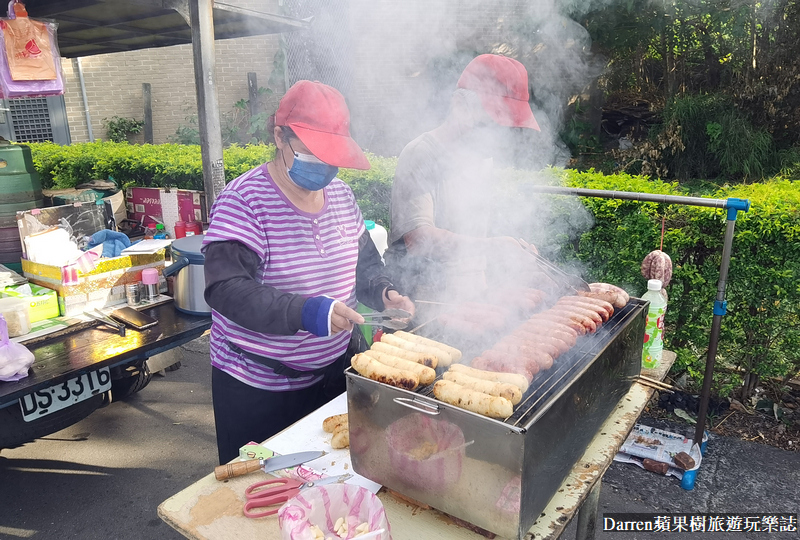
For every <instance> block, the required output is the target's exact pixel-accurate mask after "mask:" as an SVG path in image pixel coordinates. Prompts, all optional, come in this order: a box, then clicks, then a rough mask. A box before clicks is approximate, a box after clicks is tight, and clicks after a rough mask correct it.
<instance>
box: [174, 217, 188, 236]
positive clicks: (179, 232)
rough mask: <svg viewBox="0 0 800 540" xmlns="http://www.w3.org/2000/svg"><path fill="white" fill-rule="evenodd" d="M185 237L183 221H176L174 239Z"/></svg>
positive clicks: (184, 223)
mask: <svg viewBox="0 0 800 540" xmlns="http://www.w3.org/2000/svg"><path fill="white" fill-rule="evenodd" d="M184 236H186V222H185V221H176V222H175V238H183V237H184Z"/></svg>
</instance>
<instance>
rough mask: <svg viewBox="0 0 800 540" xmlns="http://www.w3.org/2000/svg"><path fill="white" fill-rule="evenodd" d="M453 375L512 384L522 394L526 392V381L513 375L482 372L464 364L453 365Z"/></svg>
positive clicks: (519, 376)
mask: <svg viewBox="0 0 800 540" xmlns="http://www.w3.org/2000/svg"><path fill="white" fill-rule="evenodd" d="M449 371H451V372H453V373H463V374H465V375H469V376H470V377H475V378H476V379H484V380H487V381H492V382H501V383H506V384H513V385H514V386H516V387H517V388H519V390H520V392H522V393H523V394H524V393H525V392H526V391H527V390H528V379H526V378H525V377H523V376H521V375H517V374H515V373H505V372H497V371H483V370H482V369H475V368H471V367H469V366H465V365H464V364H453V365H452V366H450V370H449Z"/></svg>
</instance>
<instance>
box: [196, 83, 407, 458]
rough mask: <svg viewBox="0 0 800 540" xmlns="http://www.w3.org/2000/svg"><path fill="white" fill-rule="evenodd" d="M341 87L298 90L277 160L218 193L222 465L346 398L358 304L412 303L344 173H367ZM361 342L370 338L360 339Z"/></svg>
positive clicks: (291, 94)
mask: <svg viewBox="0 0 800 540" xmlns="http://www.w3.org/2000/svg"><path fill="white" fill-rule="evenodd" d="M349 126H350V113H349V111H348V110H347V105H345V101H344V98H343V97H342V95H341V94H340V93H339V92H337V91H336V90H335V89H334V88H331V87H330V86H326V85H324V84H321V83H318V82H311V81H300V82H298V83H297V84H295V85H294V86H292V87H291V88H290V89H289V91H288V92H286V95H285V96H284V97H283V99H281V102H280V105H279V107H278V110H277V112H276V113H275V127H274V135H275V146H276V153H275V159H274V160H273V161H270V162H269V163H265V164H264V165H261V166H259V167H256V168H255V169H253V170H251V171H248V172H246V173H245V174H243V175H242V176H240V177H239V178H236V179H235V180H233V181H232V182H231V183H229V184H228V185H227V186H225V189H224V190H223V191H222V193H220V196H219V198H218V199H217V200H216V201H215V202H214V207H213V209H212V210H211V224H210V226H209V228H208V231H207V232H206V234H205V238H204V241H203V246H204V247H203V251H204V254H205V279H206V289H205V299H206V302H208V305H209V306H211V308H212V320H213V324H212V326H211V365H212V377H211V385H212V395H213V403H214V421H215V424H216V431H217V449H218V452H219V460H220V463H226V462H228V461H230V460H231V459H233V458H234V457H236V456H237V455H238V454H239V448H240V447H241V446H243V445H245V444H247V443H248V442H249V441H263V440H265V439H268V438H269V437H271V436H272V435H274V434H275V433H277V432H279V431H281V430H282V429H283V428H285V427H287V426H289V425H291V424H292V423H294V422H295V421H296V420H298V419H300V418H302V417H303V416H305V415H307V414H308V413H310V412H311V411H313V410H315V409H317V408H318V407H320V406H321V405H323V404H324V403H326V402H327V401H330V400H331V399H333V398H334V397H336V396H338V395H339V394H341V393H342V392H344V391H345V379H344V374H343V372H344V369H345V367H346V366H347V365H349V362H350V357H351V356H352V355H353V353H354V352H359V351H358V349H359V348H360V344H359V343H358V340H357V339H351V333H352V334H353V338H358V337H359V336H360V334H359V332H360V331H359V330H358V329H354V328H353V323H357V324H360V323H363V322H364V319H363V317H362V316H361V315H359V314H358V313H357V312H356V311H355V307H356V303H357V300H358V301H361V302H362V303H364V304H365V305H367V306H369V307H371V308H373V309H376V310H380V311H383V310H384V309H386V308H400V309H405V310H407V311H409V312H411V313H412V314H413V311H414V305H413V304H412V303H411V301H410V300H409V299H408V298H406V297H404V296H401V295H400V294H399V293H398V292H397V290H396V289H395V288H394V287H393V285H392V283H391V282H390V281H389V279H388V277H387V276H386V274H385V273H384V267H383V263H382V262H381V257H380V254H379V253H378V250H377V249H376V248H375V244H373V243H372V240H371V238H370V235H369V233H368V232H367V230H366V226H365V224H364V218H363V216H362V215H361V211H360V210H359V208H358V205H357V204H356V200H355V197H354V196H353V192H352V191H351V190H350V188H349V187H348V186H347V185H346V184H345V183H344V182H342V181H341V180H339V179H338V178H336V174H337V172H338V170H339V169H338V168H339V167H349V168H354V169H368V168H369V162H368V161H367V158H366V156H365V155H364V153H363V152H362V151H361V148H359V147H358V145H357V144H356V142H355V141H354V140H353V139H352V138H351V137H350V128H349ZM362 341H363V340H362Z"/></svg>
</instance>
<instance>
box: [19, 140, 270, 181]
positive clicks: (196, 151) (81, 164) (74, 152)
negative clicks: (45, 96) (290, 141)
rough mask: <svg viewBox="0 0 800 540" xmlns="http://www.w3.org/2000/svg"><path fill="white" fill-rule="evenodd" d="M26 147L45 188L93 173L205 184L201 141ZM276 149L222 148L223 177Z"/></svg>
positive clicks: (262, 159) (230, 176)
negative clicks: (188, 143)
mask: <svg viewBox="0 0 800 540" xmlns="http://www.w3.org/2000/svg"><path fill="white" fill-rule="evenodd" d="M29 146H30V147H31V152H32V154H33V162H34V165H35V166H36V170H38V171H39V174H41V175H42V185H43V186H44V187H45V188H55V189H64V188H71V187H75V186H76V185H78V184H80V183H81V182H85V181H87V180H91V179H94V178H109V177H113V178H114V179H115V180H116V181H117V182H119V183H120V185H122V186H125V187H127V186H132V185H135V186H168V185H169V186H177V187H179V188H184V189H203V164H202V160H201V157H200V147H199V146H191V145H182V144H159V145H150V144H144V145H133V144H128V143H114V142H95V143H83V144H73V145H71V146H59V145H57V144H53V143H31V144H29ZM274 154H275V147H274V146H266V145H248V146H231V147H229V148H226V149H225V152H224V159H225V177H226V178H227V179H228V180H232V179H234V178H236V177H237V176H239V175H240V174H242V173H244V172H246V171H248V170H250V169H252V168H253V167H255V166H257V165H259V164H261V163H264V162H265V161H269V160H270V159H272V156H273V155H274Z"/></svg>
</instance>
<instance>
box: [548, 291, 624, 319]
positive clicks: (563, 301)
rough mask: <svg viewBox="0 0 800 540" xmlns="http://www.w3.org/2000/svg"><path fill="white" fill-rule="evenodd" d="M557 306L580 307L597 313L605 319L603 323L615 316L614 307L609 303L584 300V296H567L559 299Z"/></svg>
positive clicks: (592, 299) (590, 299) (589, 299)
mask: <svg viewBox="0 0 800 540" xmlns="http://www.w3.org/2000/svg"><path fill="white" fill-rule="evenodd" d="M556 305H557V306H563V305H573V306H580V307H583V308H586V309H589V310H592V311H595V312H597V314H598V315H600V317H601V318H602V319H603V322H606V321H607V320H608V319H610V318H611V316H612V315H614V306H612V305H611V304H609V303H608V302H604V301H603V300H597V299H595V298H584V297H582V296H565V297H563V298H559V299H558V302H556Z"/></svg>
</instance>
